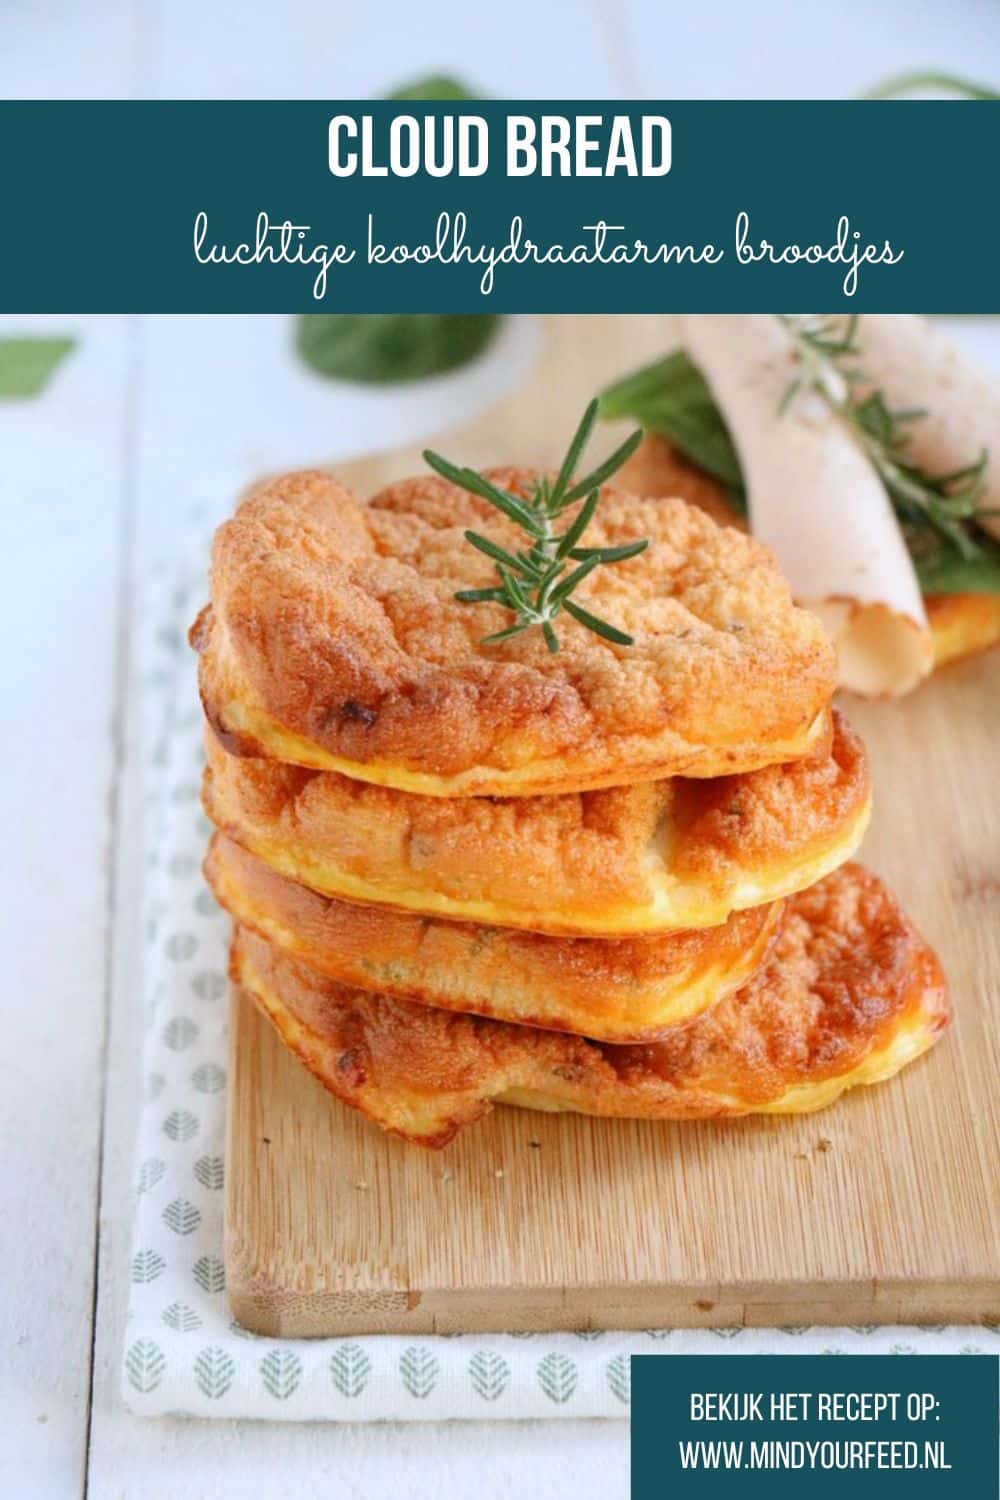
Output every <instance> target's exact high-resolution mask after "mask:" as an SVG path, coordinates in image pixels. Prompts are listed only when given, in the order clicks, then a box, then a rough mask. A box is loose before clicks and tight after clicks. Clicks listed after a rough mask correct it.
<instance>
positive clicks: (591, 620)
mask: <svg viewBox="0 0 1000 1500" xmlns="http://www.w3.org/2000/svg"><path fill="white" fill-rule="evenodd" d="M597 410H598V402H597V401H596V400H595V401H591V403H590V405H589V406H588V407H587V410H586V411H585V412H584V414H583V419H582V421H581V422H580V425H579V427H578V428H577V430H576V433H575V434H574V437H573V441H572V442H571V443H570V445H569V448H568V449H567V451H566V457H565V458H564V459H563V461H562V464H561V465H560V468H559V473H558V474H557V476H556V478H555V479H554V480H552V481H550V480H549V479H547V478H543V479H539V480H538V481H537V482H536V483H535V484H534V485H533V486H532V488H531V490H530V492H529V494H527V495H525V496H521V495H514V494H511V492H510V491H509V490H503V489H500V488H499V486H497V485H495V484H493V483H491V481H490V480H489V479H487V478H486V476H485V475H483V474H480V473H479V472H478V471H477V470H475V469H469V468H461V467H459V466H457V465H456V464H453V463H449V462H448V460H447V459H446V458H442V457H441V455H440V454H439V453H434V452H432V451H431V450H430V449H428V450H427V451H426V452H425V453H424V459H425V461H426V462H427V463H428V464H429V465H430V467H431V468H432V469H433V470H434V471H435V473H437V474H440V475H441V476H442V478H444V479H447V480H450V482H451V483H452V484H457V485H458V486H459V487H460V488H461V489H463V490H468V491H469V493H470V494H472V495H478V496H479V498H480V499H482V500H486V501H488V502H489V504H490V505H492V506H495V508H496V509H497V510H499V511H500V512H501V513H502V514H503V515H505V516H506V517H507V519H508V520H509V521H513V522H514V524H515V525H516V526H519V527H520V528H521V530H522V531H524V532H526V533H527V535H528V538H529V541H530V545H528V546H525V547H521V548H519V549H518V550H516V551H511V550H510V548H508V547H503V546H501V545H500V544H499V542H495V541H493V539H492V538H491V537H487V536H481V535H480V533H479V532H477V531H467V532H466V533H465V539H466V541H467V542H468V543H469V544H470V546H472V547H475V548H476V550H477V551H479V552H482V553H483V555H484V556H485V557H488V558H489V559H490V560H491V561H492V562H493V563H495V565H496V570H497V574H498V577H499V582H498V583H497V584H495V585H494V586H493V587H491V588H481V589H462V590H460V592H459V593H457V594H456V595H455V598H456V599H458V600H460V601H461V602H462V603H463V604H487V603H489V604H499V605H501V606H502V608H504V609H507V610H509V611H510V612H511V614H512V615H513V616H514V623H513V624H512V625H508V626H507V627H506V628H505V629H503V630H498V631H496V632H495V633H494V634H493V635H488V636H485V637H484V638H483V640H482V642H481V644H482V645H484V646H496V645H499V644H500V643H501V642H502V641H507V640H510V639H511V638H512V637H513V636H516V635H520V634H521V632H522V631H524V630H530V629H531V627H532V626H533V625H537V626H539V627H540V628H541V631H542V635H543V636H544V638H545V644H546V645H547V646H548V648H549V650H550V651H552V652H556V651H558V650H559V638H558V636H557V635H556V632H555V629H554V621H555V620H556V619H557V618H558V617H559V615H560V614H562V613H563V611H565V612H566V614H568V615H569V616H570V617H571V618H572V619H574V620H576V621H577V623H578V624H580V625H585V626H586V627H587V629H588V630H592V631H593V632H594V634H595V635H599V636H601V637H603V639H604V640H606V641H611V642H613V643H614V644H615V645H617V646H631V645H632V637H631V636H630V635H626V634H625V632H624V631H623V630H619V629H618V628H617V626H615V625H611V624H609V622H608V621H607V620H602V619H601V618H600V617H599V616H598V615H595V614H592V613H591V611H590V610H587V609H584V607H583V605H582V604H578V603H577V602H576V601H575V600H574V599H573V597H572V596H573V594H574V593H575V591H576V589H578V588H579V586H580V584H581V583H582V582H583V580H584V579H585V578H587V577H589V575H590V574H591V573H592V572H593V571H594V569H595V568H597V567H599V566H600V565H601V564H611V563H619V562H625V561H626V560H627V559H628V558H630V557H638V555H639V553H640V552H644V551H645V550H646V548H647V547H648V546H649V542H648V541H647V540H642V541H636V542H627V543H625V544H624V545H623V546H620V547H584V546H581V545H580V543H581V542H582V540H583V536H584V533H585V532H586V530H587V527H588V526H589V525H590V523H591V521H592V520H593V518H594V512H595V511H596V509H597V503H598V500H599V499H600V490H601V485H602V484H604V483H605V481H606V480H608V479H610V477H611V475H612V474H614V473H615V472H616V470H618V469H620V468H621V466H622V464H623V463H624V462H625V460H626V459H627V458H629V457H630V456H631V455H632V454H633V453H634V452H635V450H636V448H637V447H638V446H639V444H640V442H641V441H642V431H641V429H640V430H639V431H638V432H634V433H633V434H632V436H631V437H630V438H627V439H626V441H625V442H624V443H622V445H621V447H620V448H616V449H615V451H614V453H612V454H611V456H610V458H606V459H605V460H604V462H603V463H600V464H598V465H597V467H596V468H595V469H592V470H591V472H590V473H589V474H587V475H586V476H585V477H584V478H583V479H579V480H577V481H576V482H575V483H574V481H573V475H574V472H575V470H576V466H577V464H578V463H579V461H580V458H581V456H582V454H583V450H584V449H585V448H586V446H587V443H588V441H589V440H590V436H591V433H592V432H593V430H594V423H595V422H596V421H597ZM578 500H582V501H583V504H582V505H581V506H580V509H579V510H578V511H577V514H576V516H575V517H574V518H573V520H572V521H571V522H570V523H569V525H568V526H567V528H566V530H565V531H561V532H560V531H557V530H556V529H555V527H556V523H557V522H558V520H559V517H560V516H561V515H562V514H563V512H564V511H566V510H567V509H568V508H569V507H570V506H571V505H574V504H576V502H577V501H578ZM573 563H577V564H578V566H577V567H572V566H571V564H573Z"/></svg>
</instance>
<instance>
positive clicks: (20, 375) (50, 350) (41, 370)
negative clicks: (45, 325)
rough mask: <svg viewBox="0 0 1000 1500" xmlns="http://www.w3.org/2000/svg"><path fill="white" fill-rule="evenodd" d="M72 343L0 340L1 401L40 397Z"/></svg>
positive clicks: (15, 339) (57, 339)
mask: <svg viewBox="0 0 1000 1500" xmlns="http://www.w3.org/2000/svg"><path fill="white" fill-rule="evenodd" d="M75 344H76V340H75V339H69V338H29V337H24V338H0V400H5V401H27V400H30V399H31V397H32V396H37V395H39V394H40V393H41V392H42V391H43V390H44V389H45V387H46V386H47V385H48V383H49V381H50V380H51V378H52V376H53V375H54V374H55V371H56V368H57V367H58V365H59V364H60V363H61V362H62V360H64V359H65V358H66V355H67V354H68V353H69V352H70V350H71V349H72V348H73V347H74V346H75Z"/></svg>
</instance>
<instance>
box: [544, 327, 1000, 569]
mask: <svg viewBox="0 0 1000 1500" xmlns="http://www.w3.org/2000/svg"><path fill="white" fill-rule="evenodd" d="M783 321H784V323H785V325H786V327H788V329H789V332H790V333H791V334H792V336H793V337H794V338H796V339H797V340H798V341H799V343H800V347H804V349H805V352H806V354H807V356H808V360H807V362H806V363H805V364H804V373H803V375H802V376H801V377H800V378H799V379H797V380H796V381H794V382H793V383H792V385H790V387H789V389H788V390H787V391H786V392H785V397H784V399H783V401H782V408H783V409H784V408H785V407H787V406H790V405H791V404H792V403H793V402H794V400H795V398H796V396H797V395H798V393H799V391H800V390H802V389H803V388H804V387H807V386H808V387H809V388H817V389H819V391H820V394H821V395H826V396H827V397H828V399H829V389H830V380H829V377H830V375H831V373H832V372H834V371H835V373H836V375H837V376H838V377H839V378H840V379H841V381H843V382H846V388H847V389H848V390H850V387H852V386H853V385H855V384H856V383H857V374H858V372H857V370H856V369H855V368H853V367H852V366H851V365H849V364H848V365H846V366H845V365H843V364H842V363H840V361H842V360H843V359H844V358H848V359H851V358H853V357H855V356H858V355H859V353H860V351H859V349H858V345H857V329H858V318H857V317H856V316H855V317H850V318H848V319H846V321H845V322H843V324H841V323H839V322H837V321H826V320H810V319H806V318H802V317H795V318H793V317H786V318H783ZM838 409H839V410H840V411H841V415H842V416H843V417H844V420H845V421H847V422H848V423H849V424H850V425H851V426H852V427H853V428H854V430H855V432H856V434H857V435H858V436H859V438H860V439H861V441H862V446H863V447H864V448H865V451H866V452H867V454H868V457H869V459H870V460H871V462H872V464H873V466H874V467H875V470H876V472H877V473H878V476H879V478H880V479H881V481H882V484H883V485H884V487H885V489H886V493H887V494H888V496H889V499H890V500H891V501H892V504H893V506H894V508H895V510H896V513H897V515H898V516H899V519H900V524H901V525H902V528H903V535H904V537H905V539H906V544H907V547H908V548H909V551H910V555H911V556H912V558H913V562H914V567H915V568H916V571H917V577H918V579H919V581H920V587H921V589H922V590H923V592H924V593H925V594H951V593H997V592H1000V543H998V542H996V541H994V540H993V538H991V537H990V536H989V535H988V534H987V533H986V532H985V531H984V530H983V529H982V528H981V527H980V526H979V525H978V524H977V523H976V513H977V512H976V504H975V502H976V497H977V494H978V490H979V487H980V485H981V482H982V477H983V473H984V469H985V464H986V455H984V454H981V455H979V456H978V457H977V459H976V461H975V462H974V463H969V464H968V465H967V466H966V467H965V468H963V469H961V470H958V471H957V472H955V473H953V474H943V475H936V476H931V475H927V474H924V473H923V472H922V471H920V470H919V469H917V468H915V467H914V466H913V465H911V464H909V463H907V462H906V457H905V452H906V433H905V431H903V430H902V428H903V427H904V426H905V424H906V423H908V422H914V421H919V420H920V418H921V417H922V416H923V415H924V413H923V412H920V411H891V410H890V409H889V407H888V404H887V403H886V401H885V399H884V397H883V396H882V394H881V392H879V391H875V392H872V393H870V394H868V395H867V396H865V397H864V398H863V399H862V400H860V401H851V400H850V399H849V397H848V399H846V400H844V401H842V402H841V404H840V406H839V408H838ZM601 416H602V417H606V418H609V419H610V418H615V417H622V416H631V417H635V418H637V419H638V420H639V421H641V422H642V423H643V424H644V426H645V427H646V428H648V429H649V430H650V431H653V432H660V433H662V434H663V436H664V437H666V438H668V439H669V440H670V442H671V443H673V444H674V446H675V447H677V448H678V449H679V450H680V451H681V452H682V453H683V454H684V456H685V457H686V458H687V459H689V460H690V461H691V462H692V463H694V464H696V465H697V466H698V468H700V469H703V470H704V471H705V473H706V474H710V475H711V476H712V477H713V478H715V479H718V480H721V482H722V483H723V484H724V485H726V486H727V488H728V489H729V493H730V497H731V499H732V500H733V503H734V505H736V506H737V508H739V509H740V510H742V511H744V512H745V511H746V493H745V489H744V485H743V475H742V472H741V469H740V464H739V457H738V455H737V453H736V449H735V446H734V445H733V443H732V440H731V438H730V436H729V431H728V429H727V427H726V423H725V419H724V417H723V416H722V413H721V412H720V411H719V409H718V407H717V406H716V404H715V400H714V397H713V396H712V393H711V390H710V388H709V386H708V384H707V383H706V381H705V380H704V379H703V377H702V375H701V373H700V372H699V371H698V370H697V369H696V367H695V366H694V365H693V364H692V363H691V361H690V360H689V359H688V357H687V355H686V354H684V353H683V352H682V351H680V350H679V351H677V353H675V354H671V355H670V356H669V357H668V358H667V359H663V360H659V361H657V363H655V364H652V365H647V366H646V367H645V368H644V369H641V370H637V371H635V373H634V374H632V375H627V376H625V378H624V379H623V380H620V381H618V382H617V383H616V384H615V385H613V386H611V387H609V389H608V390H606V391H605V392H604V394H603V396H602V397H601ZM587 553H588V549H587V548H576V549H575V550H574V551H573V552H572V553H571V556H572V557H573V558H574V559H579V560H581V561H582V560H583V559H584V558H585V557H586V556H587Z"/></svg>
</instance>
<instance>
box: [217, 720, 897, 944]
mask: <svg viewBox="0 0 1000 1500" xmlns="http://www.w3.org/2000/svg"><path fill="white" fill-rule="evenodd" d="M833 725H834V728H833V735H832V743H831V741H830V740H829V739H828V740H827V742H826V743H825V744H824V745H823V746H822V747H821V748H820V749H819V750H817V751H815V752H814V753H813V755H811V756H810V757H809V758H808V759H804V760H798V761H795V762H794V763H793V764H792V765H790V766H768V767H765V768H764V769H763V770H760V771H751V772H748V773H747V774H746V775H741V776H727V777H721V778H719V779H717V780H715V781H700V780H686V779H683V778H677V779H673V780H670V781H661V782H647V783H644V784H642V785H637V786H631V787H618V788H614V789H608V790H605V791H600V792H582V793H576V794H567V795H565V796H561V797H536V798H530V799H527V800H525V799H523V798H488V797H477V798H473V799H467V798H465V799H450V800H441V799H440V798H434V797H419V796H411V795H407V794H406V793H404V792H397V791H392V790H390V789H388V788H385V787H374V786H369V785H366V784H364V783H363V782H356V781H351V780H350V779H348V778H347V777H344V776H338V775H336V774H333V773H329V772H317V771H307V770H303V769H302V768H301V767H296V766H285V765H280V764H278V763H277V762H274V761H267V760H247V759H240V758H238V757H236V756H232V755H228V754H227V753H226V752H225V751H224V750H223V749H222V748H221V746H219V745H218V743H216V742H214V741H213V737H212V736H211V735H210V736H209V737H208V767H207V770H206V775H205V782H204V789H203V798H204V805H205V810H206V812H207V813H208V816H209V817H210V818H211V819H212V821H213V822H214V823H215V824H216V826H217V827H218V828H220V829H221V830H222V831H223V832H224V833H227V834H228V835H229V836H230V837H231V838H233V839H235V840H236V842H237V843H240V844H242V845H243V846H244V848H247V849H249V850H250V851H251V853H254V854H256V855H257V856H258V858H260V859H262V860H263V861H264V862H265V863H266V864H268V865H270V866H271V868H272V869H275V870H277V871H278V872H279V873H280V874H283V875H287V876H288V877H289V878H291V879H293V880H296V881H298V882H299V883H300V884H302V885H306V886H309V887H310V888H311V889H313V890H317V891H321V892H323V893H324V894H326V895H331V896H338V897H341V898H342V899H346V900H349V901H361V902H370V903H373V904H375V905H382V906H390V907H396V908H402V909H404V910H410V911H418V912H421V913H423V914H424V915H427V916H440V917H449V918H453V919H456V920H459V921H473V922H480V923H484V924H486V925H488V926H498V927H520V928H526V929H528V930H530V931H533V932H543V933H552V934H554V935H556V936H574V935H575V936H580V937H615V936H619V937H620V936H625V935H627V934H637V933H663V932H671V931H677V930H678V929H681V928H687V927H711V926H714V925H716V924H718V923H721V922H724V921H725V920H726V919H727V917H729V915H730V914H731V913H732V912H733V911H736V910H742V909H744V908H747V907H751V906H759V905H763V904H765V903H767V902H770V901H776V900H780V899H781V898H782V897H783V896H786V895H789V894H791V893H792V892H793V891H795V890H800V889H802V887H804V886H806V885H810V884H812V883H813V881H815V880H818V879H820V878H821V877H822V876H823V875H826V874H828V873H829V871H830V870H831V869H834V868H836V866H837V865H839V864H841V863H843V861H844V860H845V859H847V858H849V857H850V855H851V854H852V853H853V852H854V850H855V849H856V848H857V845H858V843H859V842H860V839H861V836H862V834H863V832H864V829H865V826H866V823H867V819H868V813H869V808H870V786H869V778H868V767H867V761H866V758H865V753H864V747H863V746H862V744H861V741H860V740H859V739H858V737H857V736H856V735H855V734H854V733H853V732H852V730H851V729H850V728H849V727H848V725H847V724H846V722H845V721H844V720H843V719H842V718H841V717H840V715H834V718H833Z"/></svg>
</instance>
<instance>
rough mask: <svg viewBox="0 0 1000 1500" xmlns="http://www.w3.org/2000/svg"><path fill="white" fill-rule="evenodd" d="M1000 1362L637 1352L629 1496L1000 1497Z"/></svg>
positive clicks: (656, 1499)
mask: <svg viewBox="0 0 1000 1500" xmlns="http://www.w3.org/2000/svg"><path fill="white" fill-rule="evenodd" d="M998 1363H1000V1362H998V1359H997V1356H996V1355H920V1356H917V1357H907V1356H904V1355H878V1354H866V1355H845V1356H842V1357H841V1358H839V1359H834V1358H830V1357H829V1356H826V1355H821V1354H819V1355H791V1354H789V1355H732V1356H728V1357H727V1356H722V1357H719V1356H709V1355H683V1356H681V1355H679V1356H677V1357H675V1358H664V1357H657V1356H654V1355H640V1356H637V1357H635V1358H633V1360H632V1428H631V1476H632V1490H631V1494H632V1500H667V1497H669V1500H729V1497H734V1500H735V1497H737V1496H739V1497H740V1500H757V1497H761V1500H763V1497H765V1496H766V1497H767V1500H785V1497H788V1500H791V1497H795V1500H801V1497H802V1496H803V1495H807V1496H808V1497H809V1500H826V1497H833V1496H845V1495H850V1496H851V1497H852V1500H853V1497H855V1496H856V1497H857V1500H864V1497H866V1496H872V1497H878V1500H904V1497H905V1500H946V1497H947V1500H951V1497H953V1496H957V1495H960V1496H961V1497H962V1500H996V1496H997V1481H998V1471H997V1442H998V1427H997V1413H998V1394H1000V1393H998V1385H997V1381H998Z"/></svg>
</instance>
